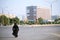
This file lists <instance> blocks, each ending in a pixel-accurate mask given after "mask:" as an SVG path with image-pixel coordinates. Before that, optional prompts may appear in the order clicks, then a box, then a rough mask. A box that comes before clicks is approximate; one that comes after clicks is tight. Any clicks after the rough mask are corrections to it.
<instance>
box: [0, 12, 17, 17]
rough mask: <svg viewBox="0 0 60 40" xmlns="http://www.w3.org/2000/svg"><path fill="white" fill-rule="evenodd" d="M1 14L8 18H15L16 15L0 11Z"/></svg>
mask: <svg viewBox="0 0 60 40" xmlns="http://www.w3.org/2000/svg"><path fill="white" fill-rule="evenodd" d="M1 15H5V16H6V17H8V18H15V17H16V16H15V15H14V14H2V13H0V16H1Z"/></svg>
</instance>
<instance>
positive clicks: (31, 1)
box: [0, 0, 60, 19]
mask: <svg viewBox="0 0 60 40" xmlns="http://www.w3.org/2000/svg"><path fill="white" fill-rule="evenodd" d="M51 3H52V15H60V0H0V13H2V10H3V12H4V13H6V14H7V13H9V14H15V15H16V16H18V18H20V19H23V18H24V17H26V7H27V6H40V7H46V8H50V9H51Z"/></svg>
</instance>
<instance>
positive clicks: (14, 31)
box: [12, 24, 19, 37]
mask: <svg viewBox="0 0 60 40" xmlns="http://www.w3.org/2000/svg"><path fill="white" fill-rule="evenodd" d="M12 30H13V33H12V34H13V35H14V36H15V37H18V31H19V27H18V26H17V25H16V24H14V26H13V28H12Z"/></svg>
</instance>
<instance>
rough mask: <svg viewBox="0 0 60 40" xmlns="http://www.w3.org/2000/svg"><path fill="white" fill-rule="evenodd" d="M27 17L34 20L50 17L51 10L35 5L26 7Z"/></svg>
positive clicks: (48, 18)
mask: <svg viewBox="0 0 60 40" xmlns="http://www.w3.org/2000/svg"><path fill="white" fill-rule="evenodd" d="M26 12H27V19H28V20H29V21H36V20H37V19H38V18H40V17H41V18H43V19H44V20H50V19H51V12H50V9H49V8H40V7H37V6H28V7H27V11H26Z"/></svg>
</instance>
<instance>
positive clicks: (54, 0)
mask: <svg viewBox="0 0 60 40" xmlns="http://www.w3.org/2000/svg"><path fill="white" fill-rule="evenodd" d="M46 1H49V0H46ZM56 1H57V0H53V1H51V2H48V3H49V4H50V7H51V15H52V6H53V3H55V2H56ZM51 21H52V16H51ZM51 24H52V22H51Z"/></svg>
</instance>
